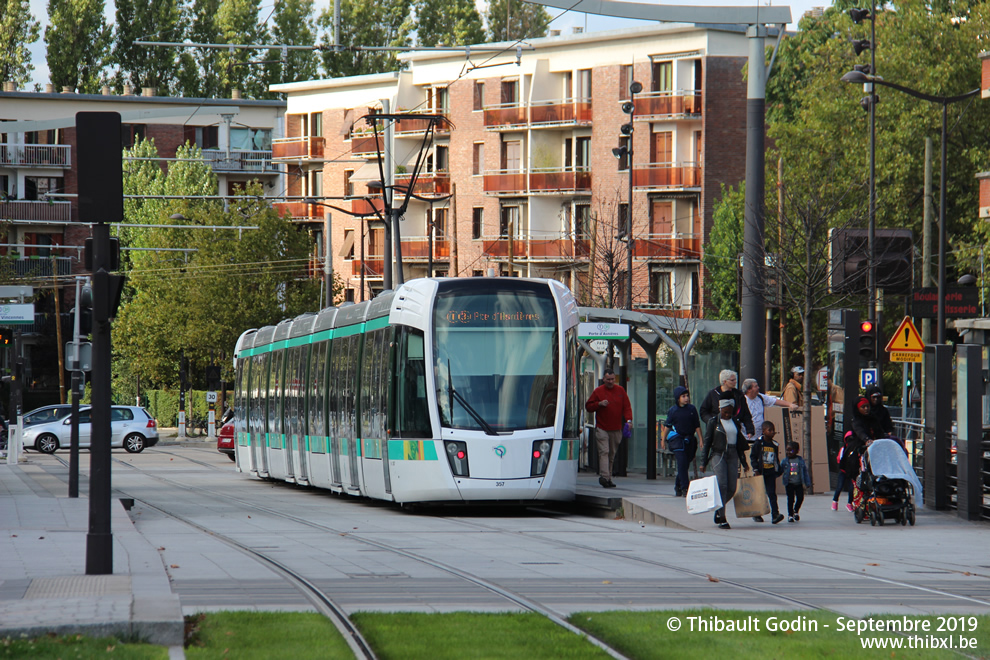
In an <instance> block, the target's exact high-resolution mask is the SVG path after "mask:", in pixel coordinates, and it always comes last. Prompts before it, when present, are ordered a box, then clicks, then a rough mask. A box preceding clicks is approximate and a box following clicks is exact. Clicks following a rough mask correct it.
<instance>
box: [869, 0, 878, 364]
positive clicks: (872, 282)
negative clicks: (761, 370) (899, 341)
mask: <svg viewBox="0 0 990 660" xmlns="http://www.w3.org/2000/svg"><path fill="white" fill-rule="evenodd" d="M870 75H871V76H875V75H877V7H876V3H875V2H871V3H870ZM869 86H870V181H869V187H870V191H869V193H870V217H869V221H868V229H867V238H866V249H867V252H868V253H869V268H868V269H867V288H868V290H869V296H870V302H869V304H868V306H867V310H866V313H867V318H868V319H869V320H870V321H872V322H873V323H876V321H877V309H876V306H877V262H876V257H877V252H876V227H877V95H876V86H875V85H874V84H873V83H869ZM877 336H879V335H877ZM873 354H874V355H878V352H877V350H876V347H874V350H873ZM870 366H871V367H872V366H874V364H873V363H870Z"/></svg>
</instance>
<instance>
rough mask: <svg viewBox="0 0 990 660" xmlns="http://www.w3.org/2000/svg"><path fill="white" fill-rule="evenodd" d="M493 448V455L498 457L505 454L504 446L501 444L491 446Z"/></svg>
mask: <svg viewBox="0 0 990 660" xmlns="http://www.w3.org/2000/svg"><path fill="white" fill-rule="evenodd" d="M493 449H494V451H495V455H496V456H498V457H499V458H502V457H503V456H505V447H503V446H502V445H497V446H496V447H493Z"/></svg>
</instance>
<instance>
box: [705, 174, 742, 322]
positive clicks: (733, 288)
mask: <svg viewBox="0 0 990 660" xmlns="http://www.w3.org/2000/svg"><path fill="white" fill-rule="evenodd" d="M745 201H746V183H745V182H743V183H740V184H739V188H737V189H732V188H727V187H726V186H725V184H722V197H721V199H720V200H719V201H718V202H716V204H715V209H714V211H713V212H712V220H713V221H712V230H711V232H710V233H709V234H708V241H707V242H706V243H705V249H704V257H703V258H702V263H703V264H704V267H705V291H706V293H707V294H708V298H709V299H710V300H711V307H709V308H708V309H706V310H705V316H706V317H708V318H713V319H728V320H737V319H739V318H740V309H739V301H738V297H737V295H736V292H737V289H738V269H739V255H740V254H742V252H743V220H744V219H743V215H744V212H743V211H744V208H745Z"/></svg>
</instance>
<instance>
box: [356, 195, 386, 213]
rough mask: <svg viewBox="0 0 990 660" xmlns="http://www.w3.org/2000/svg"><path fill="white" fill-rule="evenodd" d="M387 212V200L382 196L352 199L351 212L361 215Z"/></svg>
mask: <svg viewBox="0 0 990 660" xmlns="http://www.w3.org/2000/svg"><path fill="white" fill-rule="evenodd" d="M384 212H385V200H383V199H382V198H381V197H370V198H365V199H354V200H351V213H353V214H354V215H360V216H370V215H373V214H375V213H384Z"/></svg>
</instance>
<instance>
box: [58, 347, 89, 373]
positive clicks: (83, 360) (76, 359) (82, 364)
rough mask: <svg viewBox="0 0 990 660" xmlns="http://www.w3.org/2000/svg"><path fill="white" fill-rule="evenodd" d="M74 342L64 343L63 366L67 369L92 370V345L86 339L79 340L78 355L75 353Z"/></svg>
mask: <svg viewBox="0 0 990 660" xmlns="http://www.w3.org/2000/svg"><path fill="white" fill-rule="evenodd" d="M76 346H77V344H75V343H74V342H71V341H70V342H68V343H67V344H66V345H65V368H66V370H68V371H92V369H93V345H92V344H91V343H89V342H88V341H85V342H79V344H78V346H79V355H78V356H77V355H76Z"/></svg>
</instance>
